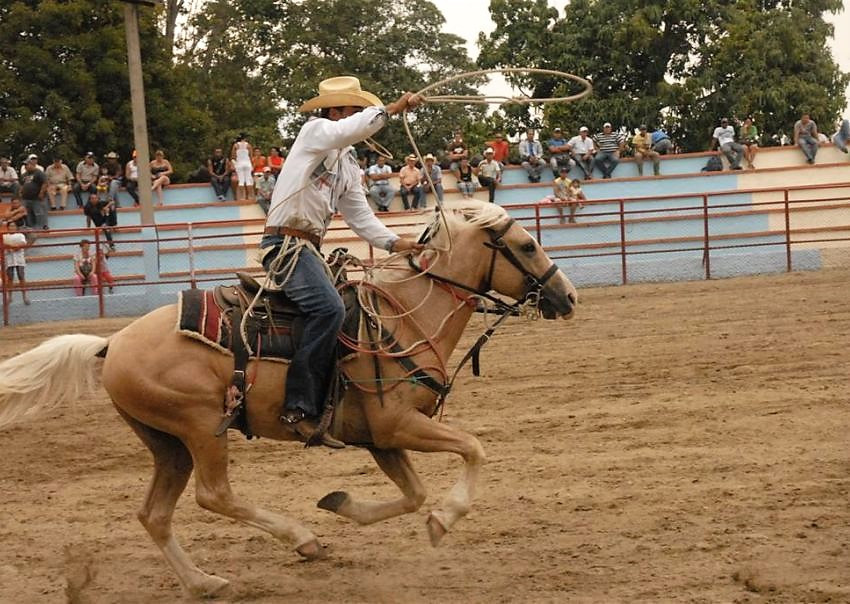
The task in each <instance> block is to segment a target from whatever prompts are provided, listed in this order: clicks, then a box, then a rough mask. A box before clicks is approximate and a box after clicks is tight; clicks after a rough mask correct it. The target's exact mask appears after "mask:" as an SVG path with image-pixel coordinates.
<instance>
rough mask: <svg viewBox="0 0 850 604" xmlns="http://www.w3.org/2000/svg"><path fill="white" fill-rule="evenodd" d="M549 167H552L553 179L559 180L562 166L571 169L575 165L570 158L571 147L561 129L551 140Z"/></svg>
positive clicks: (555, 131) (557, 129) (553, 133)
mask: <svg viewBox="0 0 850 604" xmlns="http://www.w3.org/2000/svg"><path fill="white" fill-rule="evenodd" d="M549 165H550V166H551V167H552V179H555V178H558V174H559V173H560V170H561V166H567V169H569V168H571V167H573V166H574V165H575V161H573V159H572V158H571V157H570V145H569V143H568V142H567V139H565V138H564V133H563V132H562V131H561V129H560V128H555V129H554V130H553V131H552V138H550V139H549Z"/></svg>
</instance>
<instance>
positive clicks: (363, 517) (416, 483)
mask: <svg viewBox="0 0 850 604" xmlns="http://www.w3.org/2000/svg"><path fill="white" fill-rule="evenodd" d="M369 452H370V453H371V454H372V456H373V457H374V458H375V461H376V462H377V463H378V466H379V467H380V468H381V469H382V470H383V471H384V473H385V474H386V475H387V476H389V477H390V479H392V481H393V482H394V483H396V485H397V486H398V488H399V489H400V490H401V492H402V496H401V497H400V498H399V499H395V500H393V501H358V500H356V499H354V498H353V497H352V496H351V495H349V494H348V493H344V492H342V491H334V492H333V493H328V494H327V495H325V496H324V497H322V498H321V499H320V500H319V503H318V504H317V505H318V506H319V507H320V508H322V509H323V510H328V511H331V512H335V513H337V514H339V515H340V516H345V517H346V518H350V519H351V520H354V521H355V522H357V523H359V524H372V523H373V522H379V521H381V520H386V519H387V518H394V517H395V516H401V515H402V514H409V513H411V512H415V511H416V510H418V509H419V508H420V507H421V506H422V504H423V503H424V502H425V488H424V487H423V486H422V481H420V480H419V476H417V475H416V471H415V470H414V469H413V466H412V465H411V463H410V459H409V458H408V456H407V453H405V452H404V451H402V450H400V449H386V450H384V449H376V448H374V447H372V448H370V449H369Z"/></svg>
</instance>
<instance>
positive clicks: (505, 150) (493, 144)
mask: <svg viewBox="0 0 850 604" xmlns="http://www.w3.org/2000/svg"><path fill="white" fill-rule="evenodd" d="M487 146H488V147H490V148H491V149H493V159H495V160H496V161H497V162H499V163H500V164H502V167H505V166H506V165H508V157H509V156H510V154H511V146H510V144H509V143H508V141H506V140H505V135H504V134H502V133H501V132H497V133H496V134H494V135H493V140H492V141H490V142H488V143H487Z"/></svg>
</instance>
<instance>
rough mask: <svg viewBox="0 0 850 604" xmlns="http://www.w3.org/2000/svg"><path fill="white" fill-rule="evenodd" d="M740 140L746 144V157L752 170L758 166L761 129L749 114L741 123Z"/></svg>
mask: <svg viewBox="0 0 850 604" xmlns="http://www.w3.org/2000/svg"><path fill="white" fill-rule="evenodd" d="M738 140H739V141H740V142H741V144H742V145H744V157H745V158H746V159H747V168H749V169H750V170H752V169H754V168H755V167H756V165H755V163H754V162H755V160H756V153H758V150H759V144H758V140H759V129H758V128H756V125H755V124H754V123H753V118H751V117H750V116H747V117H746V119H745V120H744V123H743V124H741V128H740V130H738Z"/></svg>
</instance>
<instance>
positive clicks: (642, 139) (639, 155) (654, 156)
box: [632, 124, 661, 176]
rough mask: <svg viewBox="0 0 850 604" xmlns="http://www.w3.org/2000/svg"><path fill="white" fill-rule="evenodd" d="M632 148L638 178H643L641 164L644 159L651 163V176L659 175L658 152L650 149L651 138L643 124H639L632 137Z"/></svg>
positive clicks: (659, 161) (659, 162)
mask: <svg viewBox="0 0 850 604" xmlns="http://www.w3.org/2000/svg"><path fill="white" fill-rule="evenodd" d="M632 147H634V150H635V165H636V166H637V169H638V174H639V175H640V176H643V162H644V160H645V159H646V158H649V159H650V160H651V161H652V174H653V175H654V176H658V175H659V174H661V160H660V159H658V151H655V150H654V149H653V148H652V137H651V136H650V135H649V134H647V128H646V125H645V124H641V126H640V128H638V133H637V134H635V135H634V136H633V137H632Z"/></svg>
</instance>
